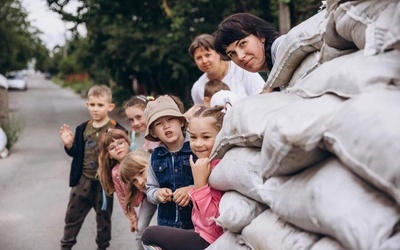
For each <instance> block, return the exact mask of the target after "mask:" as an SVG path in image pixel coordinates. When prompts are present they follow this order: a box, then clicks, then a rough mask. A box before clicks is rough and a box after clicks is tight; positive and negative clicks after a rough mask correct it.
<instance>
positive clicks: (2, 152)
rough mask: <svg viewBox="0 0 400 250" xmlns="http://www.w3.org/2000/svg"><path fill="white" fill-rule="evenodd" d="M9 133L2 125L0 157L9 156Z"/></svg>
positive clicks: (0, 129) (0, 130) (0, 131)
mask: <svg viewBox="0 0 400 250" xmlns="http://www.w3.org/2000/svg"><path fill="white" fill-rule="evenodd" d="M6 146H7V135H6V133H5V132H4V130H3V129H2V128H1V127H0V159H1V158H6V157H7V156H8V149H7V147H6Z"/></svg>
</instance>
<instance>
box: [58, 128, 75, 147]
mask: <svg viewBox="0 0 400 250" xmlns="http://www.w3.org/2000/svg"><path fill="white" fill-rule="evenodd" d="M60 135H61V140H62V142H63V143H64V145H65V147H66V148H68V149H70V148H71V147H72V143H73V142H74V134H73V133H72V131H71V129H70V128H69V126H68V125H67V124H64V125H62V126H61V128H60Z"/></svg>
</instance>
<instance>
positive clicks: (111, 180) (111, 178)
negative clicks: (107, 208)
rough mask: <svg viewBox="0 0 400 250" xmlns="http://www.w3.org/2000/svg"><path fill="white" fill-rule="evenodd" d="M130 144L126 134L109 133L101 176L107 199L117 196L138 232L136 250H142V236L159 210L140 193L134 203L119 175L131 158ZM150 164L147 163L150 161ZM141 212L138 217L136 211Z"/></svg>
mask: <svg viewBox="0 0 400 250" xmlns="http://www.w3.org/2000/svg"><path fill="white" fill-rule="evenodd" d="M129 146H130V140H129V137H128V135H127V134H126V133H124V132H121V131H119V130H117V129H112V130H110V131H108V132H106V133H105V134H104V135H103V136H102V139H101V142H100V154H99V169H98V176H99V179H100V182H101V184H102V186H103V189H104V191H105V193H106V195H108V196H111V195H112V194H113V193H114V192H115V193H116V195H117V198H118V201H119V203H120V205H121V208H122V210H123V212H124V214H125V216H126V217H127V219H128V220H129V222H130V230H131V231H132V232H136V245H137V249H139V250H140V249H143V246H142V244H141V236H142V235H141V234H142V232H143V231H144V229H145V228H146V227H148V226H149V224H150V221H151V218H152V217H153V215H154V213H155V211H156V209H157V206H155V205H153V204H150V203H149V202H148V201H147V199H146V194H145V193H144V192H138V193H137V195H136V196H135V197H134V199H129V204H127V203H126V200H127V198H126V197H127V196H128V195H129V193H130V189H129V188H130V186H128V187H127V184H125V183H124V182H123V180H122V178H121V175H120V163H121V162H122V161H123V160H124V159H125V158H126V157H127V156H128V155H129V152H130V150H129ZM147 160H148V159H147ZM139 205H140V209H139V216H138V214H137V213H136V211H135V207H138V206H139Z"/></svg>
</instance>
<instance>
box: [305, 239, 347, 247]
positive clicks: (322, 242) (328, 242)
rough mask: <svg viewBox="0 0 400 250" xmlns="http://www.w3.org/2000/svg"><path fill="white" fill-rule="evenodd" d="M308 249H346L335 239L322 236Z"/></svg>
mask: <svg viewBox="0 0 400 250" xmlns="http://www.w3.org/2000/svg"><path fill="white" fill-rule="evenodd" d="M310 250H346V249H345V248H344V247H343V246H342V245H340V244H339V242H337V241H336V240H334V239H332V238H330V237H322V238H321V239H319V240H318V241H317V242H316V243H315V244H314V245H313V246H312V247H311V249H310Z"/></svg>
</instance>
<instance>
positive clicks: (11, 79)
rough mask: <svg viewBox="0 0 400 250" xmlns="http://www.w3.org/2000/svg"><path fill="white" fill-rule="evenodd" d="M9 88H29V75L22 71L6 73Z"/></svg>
mask: <svg viewBox="0 0 400 250" xmlns="http://www.w3.org/2000/svg"><path fill="white" fill-rule="evenodd" d="M6 77H7V82H8V88H9V89H19V90H27V89H28V80H27V77H26V76H25V75H24V74H23V73H22V72H10V73H8V74H7V75H6Z"/></svg>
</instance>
